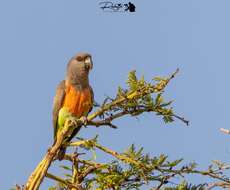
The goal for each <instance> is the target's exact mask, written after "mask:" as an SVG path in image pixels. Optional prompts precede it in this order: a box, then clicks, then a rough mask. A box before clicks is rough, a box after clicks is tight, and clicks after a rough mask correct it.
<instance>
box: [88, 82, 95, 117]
mask: <svg viewBox="0 0 230 190" xmlns="http://www.w3.org/2000/svg"><path fill="white" fill-rule="evenodd" d="M89 89H90V93H91V102H92V105H91V108H90V110H89V112H91V111H92V109H93V105H94V93H93V88H92V87H91V86H89ZM89 112H88V113H89Z"/></svg>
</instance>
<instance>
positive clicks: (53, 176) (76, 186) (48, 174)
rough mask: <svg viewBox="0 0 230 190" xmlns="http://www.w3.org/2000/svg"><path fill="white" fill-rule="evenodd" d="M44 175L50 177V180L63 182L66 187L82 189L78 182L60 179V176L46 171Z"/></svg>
mask: <svg viewBox="0 0 230 190" xmlns="http://www.w3.org/2000/svg"><path fill="white" fill-rule="evenodd" d="M46 177H47V178H50V179H52V180H55V181H57V182H60V183H62V184H64V185H66V186H67V187H68V188H70V189H71V188H74V189H77V190H83V188H82V187H81V185H78V184H73V183H71V182H69V181H67V180H64V179H62V178H60V177H58V176H55V175H53V174H50V173H47V174H46Z"/></svg>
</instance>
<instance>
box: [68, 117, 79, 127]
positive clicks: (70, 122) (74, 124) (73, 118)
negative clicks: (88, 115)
mask: <svg viewBox="0 0 230 190" xmlns="http://www.w3.org/2000/svg"><path fill="white" fill-rule="evenodd" d="M68 124H69V125H73V126H76V125H77V121H76V118H75V117H70V118H69V119H68Z"/></svg>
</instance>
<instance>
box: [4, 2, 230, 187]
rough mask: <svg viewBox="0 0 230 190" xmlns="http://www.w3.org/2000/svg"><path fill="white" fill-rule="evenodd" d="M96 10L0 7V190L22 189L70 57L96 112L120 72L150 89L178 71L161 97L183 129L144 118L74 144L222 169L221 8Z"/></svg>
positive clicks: (92, 6) (227, 5)
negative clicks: (81, 57) (83, 65)
mask: <svg viewBox="0 0 230 190" xmlns="http://www.w3.org/2000/svg"><path fill="white" fill-rule="evenodd" d="M99 2H100V1H99V0H95V1H90V0H81V1H80V0H68V1H64V0H59V1H54V0H50V1H45V0H40V1H29V0H21V1H12V0H8V1H6V0H5V1H4V0H1V1H0V64H1V68H0V86H1V95H0V105H1V109H0V114H1V138H0V145H1V156H0V168H1V170H0V189H1V190H6V189H10V188H11V187H13V186H14V185H15V184H16V183H19V184H23V183H25V181H26V179H27V177H28V176H29V175H30V173H31V172H32V171H33V169H34V168H35V166H36V165H37V164H38V162H39V161H40V160H41V158H42V157H43V155H44V154H45V152H46V150H47V148H48V146H50V145H51V144H52V137H53V129H52V122H51V119H52V118H51V112H52V101H53V96H54V94H55V88H56V85H57V84H58V82H59V81H60V80H62V79H63V78H64V75H65V68H66V64H67V62H68V60H69V59H70V58H71V57H72V56H73V55H74V54H75V53H76V52H79V51H86V52H89V53H91V54H92V56H93V60H94V69H93V71H92V73H91V75H90V81H91V85H92V86H93V89H94V93H95V99H96V101H97V102H101V101H102V100H103V99H104V98H105V96H106V95H110V96H113V95H114V94H115V93H116V90H117V86H118V85H121V86H125V80H126V77H127V74H128V72H129V71H130V70H133V69H136V70H137V73H138V75H139V76H141V75H145V77H146V79H148V80H150V79H151V78H152V77H153V76H156V75H161V76H167V75H168V74H170V73H172V72H173V71H175V70H176V68H177V67H179V68H180V73H179V75H178V76H177V77H176V78H175V79H174V80H173V81H172V83H170V85H169V86H168V87H167V90H166V93H165V96H166V99H167V100H174V101H175V102H174V108H175V111H176V113H178V114H180V115H182V116H185V117H186V118H187V119H189V120H190V126H189V127H186V126H185V125H184V124H183V123H181V122H178V121H177V122H174V123H172V124H167V125H166V124H164V123H163V121H162V120H161V119H160V118H158V117H156V116H154V115H152V114H145V115H143V116H142V117H140V120H136V119H134V118H125V119H122V120H119V121H117V122H115V123H116V124H117V125H119V129H117V130H113V129H108V128H100V129H83V130H82V131H81V133H80V135H81V136H82V137H93V136H94V135H95V134H99V140H100V141H101V143H102V144H104V145H107V146H108V147H110V148H113V149H114V150H117V151H123V150H124V149H126V148H127V147H128V146H129V145H130V144H131V143H135V144H136V145H138V146H144V147H145V152H146V153H150V154H151V155H153V156H154V155H159V154H161V153H165V154H167V155H169V158H170V159H172V160H173V159H176V158H181V157H183V158H184V159H185V162H191V161H194V160H195V161H196V162H197V163H198V164H199V167H200V168H205V167H207V166H208V164H209V163H210V162H211V160H215V159H219V160H222V161H224V162H228V161H229V158H230V145H229V141H230V137H229V136H227V135H224V134H222V133H220V132H219V128H220V127H225V128H230V126H229V107H230V101H229V97H230V90H229V81H230V75H229V70H230V54H229V51H230V26H229V19H230V11H229V10H230V1H228V0H222V1H214V0H193V1H184V0H173V1H172V0H164V1H160V0H158V1H156V0H148V1H147V0H146V1H141V0H133V1H132V2H133V3H134V4H135V5H136V12H135V13H105V12H103V11H102V10H101V9H100V8H99V6H98V3H99ZM115 2H119V1H115ZM120 2H128V1H125V0H121V1H120ZM192 180H193V182H195V183H198V182H205V179H204V178H203V177H199V176H198V177H194V178H192ZM50 184H51V183H50V181H49V180H46V181H45V182H44V184H43V186H42V188H41V189H47V186H48V185H50Z"/></svg>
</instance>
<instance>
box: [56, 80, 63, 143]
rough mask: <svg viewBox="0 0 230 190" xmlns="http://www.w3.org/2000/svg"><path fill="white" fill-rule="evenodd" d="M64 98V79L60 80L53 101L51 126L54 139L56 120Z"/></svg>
mask: <svg viewBox="0 0 230 190" xmlns="http://www.w3.org/2000/svg"><path fill="white" fill-rule="evenodd" d="M64 98H65V80H63V81H61V82H60V83H59V84H58V86H57V89H56V95H55V97H54V102H53V128H54V139H56V134H57V122H58V113H59V110H60V109H61V107H62V104H63V101H64Z"/></svg>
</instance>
